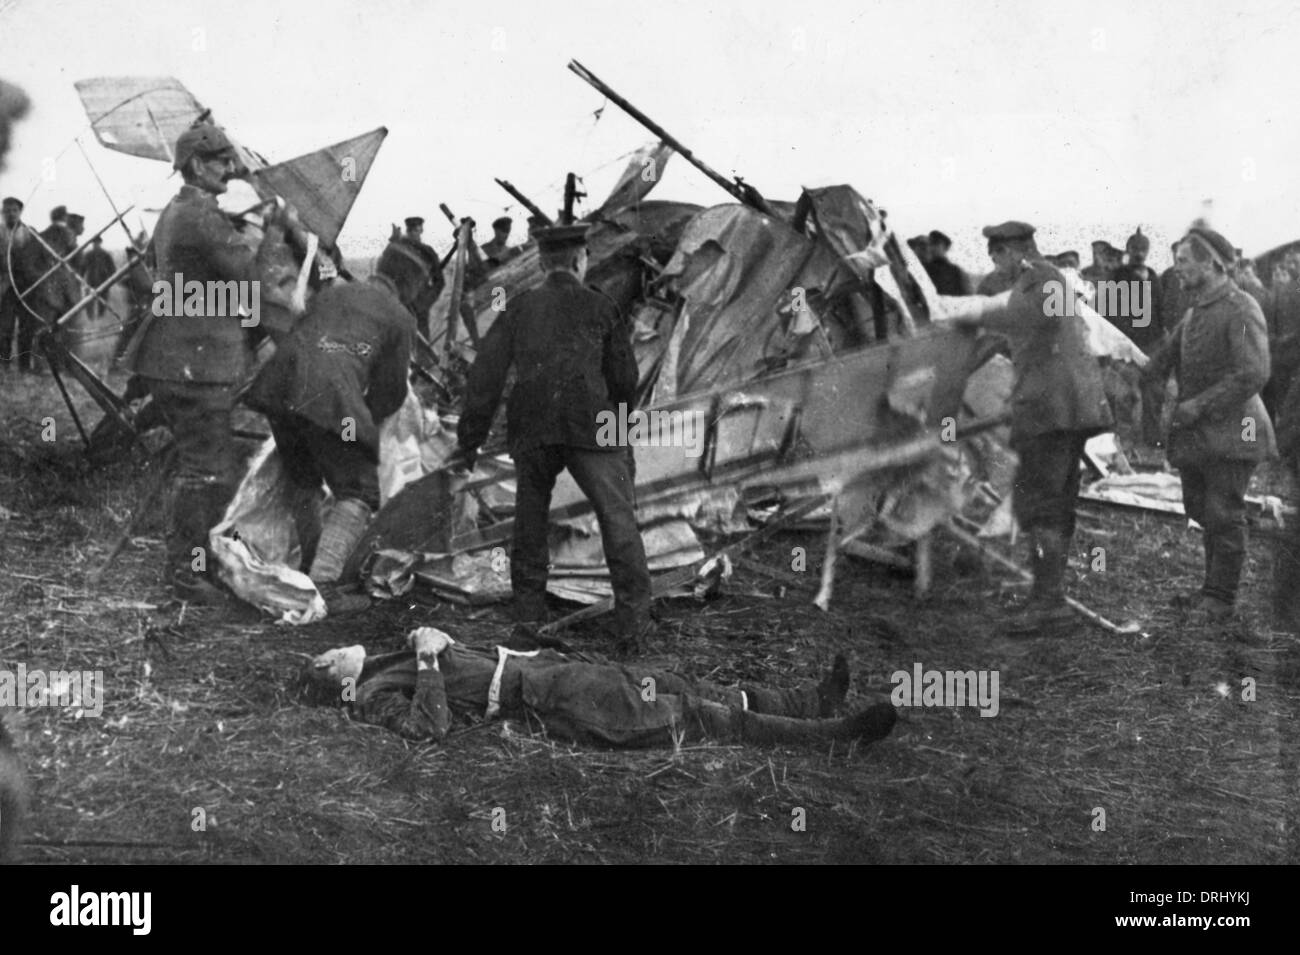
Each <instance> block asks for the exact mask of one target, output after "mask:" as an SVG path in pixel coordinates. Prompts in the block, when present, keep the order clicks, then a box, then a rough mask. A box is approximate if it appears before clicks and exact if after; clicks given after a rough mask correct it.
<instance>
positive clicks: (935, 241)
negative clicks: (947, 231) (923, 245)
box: [930, 229, 952, 248]
mask: <svg viewBox="0 0 1300 955" xmlns="http://www.w3.org/2000/svg"><path fill="white" fill-rule="evenodd" d="M930 244H931V245H946V246H948V247H950V248H951V246H952V239H950V238H948V237H947V236H946V235H944V234H943V233H942V232H940V231H939V230H938V229H933V230H931V232H930Z"/></svg>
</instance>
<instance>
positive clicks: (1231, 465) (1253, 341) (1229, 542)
mask: <svg viewBox="0 0 1300 955" xmlns="http://www.w3.org/2000/svg"><path fill="white" fill-rule="evenodd" d="M1233 255H1234V250H1233V247H1232V243H1230V242H1229V241H1228V240H1227V239H1225V238H1224V237H1223V236H1222V235H1220V234H1219V233H1218V232H1215V231H1214V230H1213V229H1209V228H1203V227H1194V228H1192V229H1191V230H1190V231H1189V232H1188V233H1187V235H1186V236H1184V237H1183V239H1182V241H1181V242H1179V243H1178V249H1177V253H1176V255H1175V257H1174V264H1175V267H1176V268H1177V269H1178V276H1179V278H1180V279H1181V280H1182V286H1183V289H1184V291H1185V292H1186V294H1187V296H1188V301H1189V304H1190V306H1191V307H1190V310H1189V312H1188V314H1187V317H1186V318H1184V319H1183V321H1182V322H1181V323H1179V325H1178V327H1177V328H1175V329H1174V330H1173V334H1172V335H1171V336H1170V339H1169V341H1168V342H1166V343H1165V345H1164V347H1162V348H1161V349H1160V350H1159V351H1157V352H1156V353H1155V354H1154V355H1153V356H1152V358H1151V363H1150V364H1149V365H1148V366H1147V368H1146V370H1145V374H1146V375H1147V376H1149V377H1152V378H1155V379H1158V380H1163V379H1164V377H1165V376H1167V375H1168V374H1169V372H1170V371H1171V370H1172V371H1173V372H1174V375H1175V377H1176V379H1177V381H1178V404H1177V405H1176V406H1175V408H1174V415H1173V420H1172V423H1171V427H1170V431H1169V445H1168V455H1169V463H1170V464H1172V465H1173V466H1174V467H1176V468H1178V470H1179V476H1180V477H1181V479H1182V484H1183V510H1184V511H1185V512H1186V514H1187V516H1188V517H1190V518H1192V519H1193V520H1194V521H1196V523H1198V524H1200V525H1201V527H1202V528H1203V531H1202V536H1203V539H1204V542H1205V583H1204V584H1203V585H1202V587H1201V589H1200V591H1199V592H1198V593H1196V594H1192V595H1189V596H1182V595H1180V596H1179V597H1176V598H1175V603H1177V604H1179V605H1182V606H1190V607H1192V608H1193V609H1196V610H1199V611H1202V612H1204V613H1205V614H1206V615H1208V616H1209V618H1210V619H1211V620H1225V619H1227V618H1229V617H1231V616H1232V615H1233V613H1234V611H1235V607H1236V599H1237V587H1238V585H1239V583H1240V580H1241V570H1242V567H1243V566H1244V564H1245V561H1246V544H1247V533H1246V504H1245V496H1246V488H1247V486H1248V485H1249V484H1250V476H1251V473H1252V472H1253V471H1254V470H1255V467H1256V465H1258V464H1259V462H1260V461H1263V460H1265V459H1267V458H1271V457H1274V456H1275V455H1276V453H1277V446H1276V444H1275V442H1274V437H1273V423H1272V421H1271V420H1270V419H1269V416H1268V412H1267V411H1265V410H1264V402H1263V400H1262V399H1261V398H1260V395H1259V392H1260V389H1262V388H1263V387H1264V384H1265V383H1266V382H1267V381H1268V376H1269V352H1268V327H1267V324H1266V323H1265V321H1264V314H1263V312H1261V311H1260V308H1259V304H1258V303H1257V302H1256V301H1255V300H1254V299H1253V298H1251V297H1250V296H1249V295H1247V294H1246V293H1245V292H1243V291H1242V290H1241V289H1239V288H1237V286H1236V285H1235V284H1234V283H1233V282H1232V280H1231V279H1230V278H1229V275H1230V274H1231V270H1232V265H1233Z"/></svg>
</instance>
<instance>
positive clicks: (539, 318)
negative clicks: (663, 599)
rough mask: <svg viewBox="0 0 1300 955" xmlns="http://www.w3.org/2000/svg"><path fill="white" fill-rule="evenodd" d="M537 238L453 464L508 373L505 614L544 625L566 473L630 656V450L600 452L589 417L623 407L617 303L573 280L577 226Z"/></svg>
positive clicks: (628, 381) (637, 628) (633, 625)
mask: <svg viewBox="0 0 1300 955" xmlns="http://www.w3.org/2000/svg"><path fill="white" fill-rule="evenodd" d="M537 241H538V252H539V264H540V266H541V268H542V269H543V270H544V271H545V272H546V281H545V282H544V283H543V284H542V286H541V287H540V288H537V289H532V290H530V291H527V292H524V293H522V294H520V295H517V296H515V297H514V298H513V299H511V300H510V301H509V302H508V303H507V305H506V308H505V310H504V311H503V312H502V313H501V315H500V316H499V317H498V318H497V320H496V321H495V322H493V324H492V328H491V329H490V330H489V332H488V334H487V336H486V337H485V338H484V340H483V343H482V348H481V349H480V350H479V353H478V357H477V358H476V359H475V362H474V365H473V367H472V368H471V369H470V372H469V382H468V387H467V391H466V397H465V410H464V413H463V414H462V415H461V418H460V425H459V431H458V434H457V438H458V448H457V454H456V460H457V462H458V463H459V464H461V465H462V466H472V464H473V461H474V459H475V457H476V455H477V452H478V448H479V447H480V446H481V445H482V444H483V441H484V440H485V439H486V438H487V435H488V430H489V429H490V427H491V425H492V418H493V415H494V414H495V413H496V408H497V405H498V403H499V402H500V400H501V393H502V391H503V389H504V388H505V384H506V376H507V373H508V372H509V370H510V369H511V368H512V367H513V368H514V370H515V372H516V375H517V381H516V384H515V386H514V390H513V391H512V392H511V395H510V401H509V406H508V409H507V421H506V425H507V438H508V442H509V447H510V454H511V456H512V457H513V458H514V461H515V474H516V481H517V483H518V492H517V495H518V496H517V497H516V500H515V524H514V547H513V556H512V559H511V564H510V583H511V588H512V589H513V591H514V598H515V613H516V617H517V619H519V620H521V621H537V620H541V619H544V618H545V614H546V579H547V572H548V565H549V562H550V550H549V547H548V545H547V514H548V512H549V510H550V504H551V491H552V490H553V488H554V487H555V479H556V477H558V476H559V473H560V472H561V471H563V470H565V469H567V470H568V471H569V473H570V474H572V475H573V478H574V480H575V481H576V482H577V483H578V487H580V488H581V489H582V492H583V493H584V494H585V495H586V496H587V499H588V500H589V501H591V504H592V507H593V508H594V510H595V512H596V517H597V519H598V521H599V522H600V535H601V541H602V543H603V545H604V548H605V562H606V563H607V564H608V566H609V572H610V578H611V581H612V583H613V588H614V602H615V608H614V618H615V619H614V625H615V629H616V631H617V634H618V636H619V638H620V640H621V641H622V642H623V643H624V644H625V645H626V646H627V647H628V648H629V649H636V648H639V646H640V643H641V641H642V639H643V638H644V636H645V634H646V632H647V631H648V629H649V610H650V573H649V570H648V568H647V566H646V556H645V548H644V546H643V544H642V541H641V533H640V530H639V529H638V528H637V523H636V512H635V506H634V499H633V476H632V473H631V469H630V466H629V465H630V457H631V455H630V449H626V448H610V447H602V446H601V444H600V443H599V442H598V441H597V439H596V433H597V430H598V429H597V416H598V415H599V414H601V413H602V412H606V413H610V414H618V413H619V411H622V412H623V413H627V412H628V411H630V410H631V409H632V408H633V407H634V402H635V393H636V380H637V369H636V361H635V359H634V358H633V356H632V345H631V340H630V334H629V330H628V328H627V325H626V324H625V323H624V320H623V318H622V316H621V315H620V314H619V310H618V306H616V305H615V304H614V303H613V301H611V300H610V299H609V298H608V297H607V296H605V295H603V294H601V293H600V292H597V291H595V290H594V289H589V288H587V287H585V286H584V285H583V284H582V280H583V278H584V277H585V275H586V271H587V247H586V226H583V225H572V226H557V227H554V228H551V229H545V230H540V231H539V232H538V233H537Z"/></svg>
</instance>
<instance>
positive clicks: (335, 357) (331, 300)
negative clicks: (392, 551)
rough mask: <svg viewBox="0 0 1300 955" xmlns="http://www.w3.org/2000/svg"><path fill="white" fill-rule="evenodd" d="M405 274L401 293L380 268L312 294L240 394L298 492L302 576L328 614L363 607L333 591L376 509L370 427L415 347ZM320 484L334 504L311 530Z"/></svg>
mask: <svg viewBox="0 0 1300 955" xmlns="http://www.w3.org/2000/svg"><path fill="white" fill-rule="evenodd" d="M406 275H407V276H408V278H407V279H406V280H405V284H404V285H403V284H402V283H403V282H404V279H403V275H402V273H400V272H399V273H398V274H395V275H388V274H386V273H385V272H384V271H383V270H382V269H381V270H380V271H377V272H375V273H374V274H373V275H371V276H370V279H369V281H367V282H362V283H344V284H336V285H333V286H331V287H329V288H327V289H323V290H322V291H320V292H319V293H317V295H316V296H315V298H313V299H312V302H311V305H310V306H309V307H308V309H307V312H306V314H305V315H304V316H303V317H302V319H300V320H299V321H298V323H297V324H296V325H295V326H294V329H293V331H292V332H290V333H289V335H288V336H287V337H285V338H284V339H283V340H282V341H280V342H278V343H277V345H276V351H275V355H274V356H273V357H272V358H271V360H270V361H269V362H267V363H266V365H265V366H264V367H263V368H262V370H261V371H260V372H259V373H258V375H257V378H256V379H255V380H254V381H253V387H252V389H251V390H250V392H249V396H248V404H249V406H250V407H252V408H255V409H257V410H258V411H261V412H262V413H263V414H265V415H266V416H267V418H268V420H269V421H270V423H271V433H272V434H273V435H274V437H275V444H276V447H277V449H278V450H279V452H280V456H281V458H282V460H283V461H284V466H285V470H286V471H287V472H288V475H289V478H290V480H291V481H292V482H293V484H294V485H295V486H296V487H297V488H298V489H299V490H300V491H301V492H302V493H300V494H299V495H297V499H298V505H299V509H298V512H297V514H296V515H295V516H296V518H297V522H298V531H299V534H298V536H299V540H300V541H302V542H303V563H304V569H305V570H306V571H307V574H308V576H309V577H311V579H312V580H313V581H314V582H315V583H316V584H317V585H318V586H320V589H321V591H322V594H323V596H324V597H325V601H326V606H327V607H328V609H329V611H330V613H331V614H338V613H340V612H343V611H349V610H354V609H359V608H360V607H361V606H363V605H364V604H365V603H366V601H365V600H364V599H361V600H360V601H358V600H355V599H352V600H350V599H348V595H347V589H348V588H347V586H346V583H345V584H344V585H343V586H336V585H338V583H339V577H340V575H341V574H342V572H343V565H344V564H345V563H346V561H347V559H348V557H349V555H350V554H351V553H352V551H353V550H354V549H355V548H356V546H357V542H358V541H359V540H360V539H361V536H362V534H364V533H365V529H366V526H367V525H368V524H369V522H370V517H371V514H372V513H373V512H374V511H375V510H377V509H378V507H379V473H378V466H379V428H380V426H381V425H382V424H383V421H384V419H385V418H387V417H388V416H389V415H391V414H393V413H394V412H395V411H397V409H398V408H400V407H401V406H402V402H403V401H404V400H405V399H406V391H407V375H408V373H409V369H410V364H411V348H412V344H413V342H414V339H415V318H414V316H413V315H412V313H411V311H410V309H409V306H410V305H411V304H412V303H413V302H414V301H415V299H416V297H417V296H418V295H419V293H420V288H421V285H422V281H421V279H420V278H419V277H418V276H414V275H413V274H412V273H406ZM322 481H323V482H324V483H325V484H327V485H328V486H329V489H330V491H331V492H332V493H333V495H334V505H333V507H331V509H330V511H329V514H328V515H327V517H326V518H325V522H324V526H323V527H320V528H318V527H316V526H315V515H316V500H315V498H316V495H317V492H318V491H319V490H320V487H321V482H322ZM317 532H319V533H318V534H317ZM317 536H319V543H318V544H316V546H314V547H313V546H312V540H313V538H315V537H317Z"/></svg>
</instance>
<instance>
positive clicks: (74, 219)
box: [68, 212, 86, 226]
mask: <svg viewBox="0 0 1300 955" xmlns="http://www.w3.org/2000/svg"><path fill="white" fill-rule="evenodd" d="M85 224H86V217H85V216H83V215H81V214H80V213H78V212H69V213H68V225H70V226H76V225H85Z"/></svg>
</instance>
